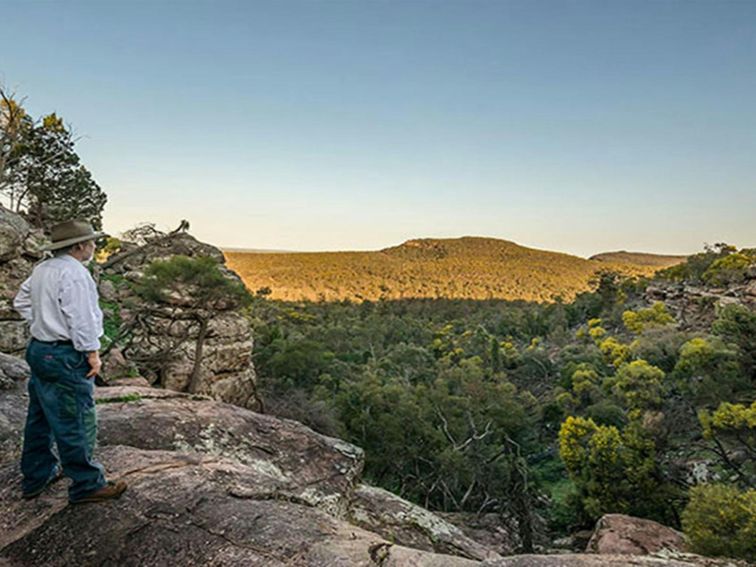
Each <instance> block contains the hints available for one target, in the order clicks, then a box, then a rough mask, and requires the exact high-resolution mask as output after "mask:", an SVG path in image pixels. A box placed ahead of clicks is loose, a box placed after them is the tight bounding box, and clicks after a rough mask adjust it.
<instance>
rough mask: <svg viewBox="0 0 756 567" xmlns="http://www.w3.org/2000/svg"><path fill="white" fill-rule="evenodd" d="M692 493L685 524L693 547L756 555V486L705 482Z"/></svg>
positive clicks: (751, 557) (709, 551) (740, 555)
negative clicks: (740, 486) (747, 488)
mask: <svg viewBox="0 0 756 567" xmlns="http://www.w3.org/2000/svg"><path fill="white" fill-rule="evenodd" d="M689 495H690V502H689V503H688V506H687V507H686V508H685V510H684V511H683V514H682V526H683V531H684V532H685V535H687V536H688V540H689V542H690V546H691V548H692V550H693V551H695V552H696V553H701V554H703V555H724V556H727V557H737V558H742V559H746V560H749V561H753V560H754V559H756V490H753V489H750V490H746V491H743V492H741V491H740V490H738V488H737V487H735V486H729V485H725V484H708V485H707V484H703V485H700V486H695V487H693V488H692V489H691V490H690V493H689Z"/></svg>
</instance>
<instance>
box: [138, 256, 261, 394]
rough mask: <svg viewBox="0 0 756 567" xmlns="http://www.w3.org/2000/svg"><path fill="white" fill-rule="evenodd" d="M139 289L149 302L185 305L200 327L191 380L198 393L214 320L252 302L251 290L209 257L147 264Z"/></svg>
mask: <svg viewBox="0 0 756 567" xmlns="http://www.w3.org/2000/svg"><path fill="white" fill-rule="evenodd" d="M136 290H137V293H138V294H139V295H140V296H141V297H142V298H144V299H146V300H148V301H152V302H155V303H158V304H172V305H179V306H181V308H182V309H181V310H182V312H184V313H185V314H186V317H187V318H189V319H190V320H192V321H194V322H195V323H196V325H197V326H198V329H197V339H196V343H195V350H194V366H193V368H192V373H191V377H190V379H189V392H192V393H194V392H196V391H197V389H198V387H199V378H200V368H201V364H202V349H203V347H204V344H205V340H206V339H207V335H208V328H209V324H210V321H211V320H212V319H213V318H214V317H215V316H216V314H217V313H218V312H219V311H226V310H229V309H234V308H238V307H243V306H246V305H248V304H249V303H250V301H251V296H250V294H249V292H248V291H247V289H246V288H245V287H244V284H242V283H241V282H239V281H236V280H234V279H231V278H229V277H228V276H226V275H224V274H223V272H222V271H221V269H220V266H219V264H218V263H217V262H216V261H215V260H214V259H212V258H210V257H207V256H200V257H197V258H190V257H188V256H174V257H172V258H170V259H168V260H156V261H154V262H152V263H151V264H150V265H149V266H148V267H147V269H146V270H145V274H144V278H143V279H142V281H141V282H140V283H139V285H138V286H137V288H136Z"/></svg>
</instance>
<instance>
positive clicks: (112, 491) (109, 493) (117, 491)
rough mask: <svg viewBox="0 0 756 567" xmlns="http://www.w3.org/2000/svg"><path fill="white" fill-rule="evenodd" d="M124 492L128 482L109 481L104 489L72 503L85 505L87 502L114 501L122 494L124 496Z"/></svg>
mask: <svg viewBox="0 0 756 567" xmlns="http://www.w3.org/2000/svg"><path fill="white" fill-rule="evenodd" d="M124 490H126V482H124V481H123V480H117V481H112V480H109V481H108V483H107V484H106V485H105V486H103V487H102V488H99V489H97V490H95V491H94V492H90V493H89V494H87V495H86V496H84V497H82V498H79V499H78V500H73V501H71V504H84V503H85V502H103V501H104V500H113V499H115V498H118V497H120V496H121V494H123V491H124Z"/></svg>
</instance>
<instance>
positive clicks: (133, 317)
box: [99, 232, 258, 407]
mask: <svg viewBox="0 0 756 567" xmlns="http://www.w3.org/2000/svg"><path fill="white" fill-rule="evenodd" d="M178 255H182V256H188V257H192V258H196V257H199V256H207V257H210V258H212V259H213V260H215V261H216V262H217V263H218V265H219V267H220V269H221V272H222V273H223V275H224V276H225V277H227V278H229V279H232V280H234V281H237V282H240V281H241V280H240V279H239V277H238V276H237V275H236V274H235V273H234V272H233V271H231V270H229V269H228V268H226V266H225V259H224V256H223V253H222V252H221V251H220V250H218V249H217V248H215V247H214V246H211V245H209V244H205V243H203V242H200V241H198V240H197V239H195V238H194V237H193V236H191V235H189V234H187V233H185V232H177V233H175V234H169V235H165V236H159V237H156V238H152V239H151V240H149V241H148V242H147V243H146V244H144V245H142V246H136V245H133V244H128V243H127V244H126V245H125V248H124V249H123V251H121V252H119V253H118V254H116V255H114V256H112V257H110V258H108V260H107V261H106V262H104V263H103V265H102V266H101V274H100V278H99V279H100V283H99V290H100V296H101V298H102V299H103V301H104V302H105V309H106V310H110V311H111V312H110V313H108V315H109V316H110V318H111V319H112V320H113V321H116V322H117V323H118V324H119V325H121V326H123V327H128V329H129V333H128V336H129V340H128V342H127V344H126V345H125V346H124V348H123V349H122V352H119V353H118V354H119V355H121V354H122V355H123V356H124V357H125V359H126V361H128V362H129V363H131V365H133V366H135V367H136V369H137V370H138V372H139V374H141V375H142V376H144V377H145V378H147V379H148V380H149V381H150V383H151V384H154V385H158V386H160V387H163V388H168V389H171V390H176V391H186V390H187V388H188V386H189V381H190V377H191V374H192V370H193V367H194V354H195V349H196V339H197V333H198V330H199V329H198V325H197V324H196V321H194V320H193V318H192V317H191V311H192V309H193V308H192V306H191V305H188V303H189V302H188V301H182V298H181V297H178V298H176V301H175V305H173V306H172V308H171V309H170V310H160V309H145V306H146V305H147V304H146V302H145V301H144V300H143V299H141V298H139V297H138V296H137V295H136V293H135V291H134V284H136V283H137V282H139V280H140V279H141V278H142V277H143V275H144V271H145V269H146V268H147V266H148V265H149V264H150V263H151V262H153V261H155V260H166V259H169V258H171V257H173V256H178ZM151 307H154V306H151ZM252 346H253V342H252V333H251V330H250V325H249V322H248V321H247V319H246V318H245V317H244V315H243V314H242V313H240V312H239V311H237V310H234V309H232V308H229V309H225V310H223V309H221V310H219V311H218V312H217V314H216V315H215V316H214V317H213V318H212V320H211V321H210V324H209V328H208V334H207V338H206V340H205V342H204V348H203V354H202V362H201V366H200V379H199V385H198V388H197V393H202V394H208V395H211V396H213V397H214V398H217V399H220V400H223V401H226V402H229V403H234V404H237V405H241V406H252V407H255V406H256V404H257V402H258V400H257V398H256V395H255V394H256V390H255V381H256V376H255V370H254V366H253V364H252V358H251V357H252ZM121 367H122V368H124V369H126V371H127V370H128V368H129V365H128V364H126V365H121ZM115 377H117V375H116V376H115Z"/></svg>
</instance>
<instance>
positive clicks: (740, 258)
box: [701, 251, 756, 285]
mask: <svg viewBox="0 0 756 567" xmlns="http://www.w3.org/2000/svg"><path fill="white" fill-rule="evenodd" d="M755 261H756V258H754V257H751V256H749V255H748V254H744V253H743V251H740V252H734V253H732V254H728V255H727V256H724V257H723V258H719V259H718V260H715V261H714V262H712V264H711V266H709V267H708V269H707V270H706V271H705V272H704V273H703V276H701V278H702V279H703V280H704V281H705V282H706V283H708V284H711V285H727V284H728V283H734V282H738V281H742V280H743V276H744V275H745V271H746V269H747V268H748V266H750V265H751V264H753V263H754V262H755Z"/></svg>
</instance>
